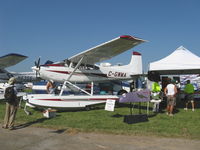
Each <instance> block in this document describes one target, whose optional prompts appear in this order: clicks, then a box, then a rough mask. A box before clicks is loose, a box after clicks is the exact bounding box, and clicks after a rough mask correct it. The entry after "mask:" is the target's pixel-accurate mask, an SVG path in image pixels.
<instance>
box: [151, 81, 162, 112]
mask: <svg viewBox="0 0 200 150" xmlns="http://www.w3.org/2000/svg"><path fill="white" fill-rule="evenodd" d="M160 92H161V86H160V84H159V83H158V81H157V82H156V81H155V82H153V83H152V87H151V101H150V102H152V103H153V112H159V105H160V102H161V93H160Z"/></svg>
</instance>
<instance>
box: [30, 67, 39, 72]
mask: <svg viewBox="0 0 200 150" xmlns="http://www.w3.org/2000/svg"><path fill="white" fill-rule="evenodd" d="M31 69H32V70H35V71H39V68H38V67H36V66H34V67H32V68H31Z"/></svg>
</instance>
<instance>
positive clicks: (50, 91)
mask: <svg viewBox="0 0 200 150" xmlns="http://www.w3.org/2000/svg"><path fill="white" fill-rule="evenodd" d="M46 90H47V93H48V94H55V90H56V84H55V82H54V81H53V80H50V81H48V82H47V85H46Z"/></svg>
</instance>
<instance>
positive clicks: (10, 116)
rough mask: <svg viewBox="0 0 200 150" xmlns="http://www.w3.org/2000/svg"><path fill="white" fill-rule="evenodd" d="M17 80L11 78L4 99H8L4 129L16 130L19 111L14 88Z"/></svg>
mask: <svg viewBox="0 0 200 150" xmlns="http://www.w3.org/2000/svg"><path fill="white" fill-rule="evenodd" d="M15 82H16V79H15V78H14V77H12V78H10V79H9V81H8V86H7V87H6V89H5V93H4V97H5V99H6V112H5V116H4V123H3V126H2V128H4V129H10V130H13V129H15V127H14V121H15V117H16V113H17V109H18V104H19V102H18V99H17V90H16V87H15V86H14V84H15Z"/></svg>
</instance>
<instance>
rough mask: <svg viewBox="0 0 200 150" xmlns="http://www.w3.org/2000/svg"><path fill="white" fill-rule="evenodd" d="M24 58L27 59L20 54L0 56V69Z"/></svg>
mask: <svg viewBox="0 0 200 150" xmlns="http://www.w3.org/2000/svg"><path fill="white" fill-rule="evenodd" d="M26 58H27V56H23V55H20V54H14V53H11V54H8V55H5V56H2V57H0V69H3V68H7V67H10V66H13V65H15V64H17V63H19V62H21V61H22V60H24V59H26Z"/></svg>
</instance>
